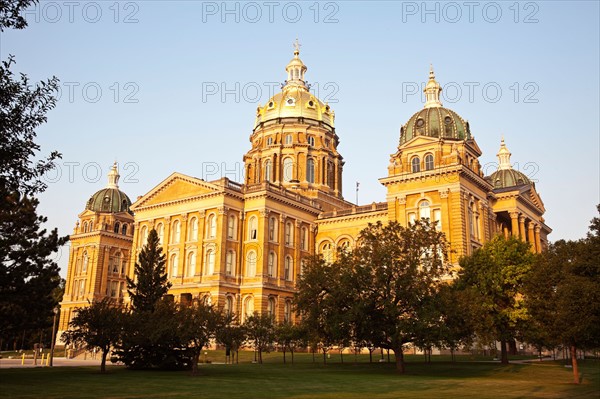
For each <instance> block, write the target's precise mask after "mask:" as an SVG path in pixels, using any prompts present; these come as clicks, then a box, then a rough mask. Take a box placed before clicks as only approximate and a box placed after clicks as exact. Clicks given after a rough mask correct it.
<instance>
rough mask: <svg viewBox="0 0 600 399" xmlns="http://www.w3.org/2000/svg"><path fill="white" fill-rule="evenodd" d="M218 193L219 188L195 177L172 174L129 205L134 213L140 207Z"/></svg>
mask: <svg viewBox="0 0 600 399" xmlns="http://www.w3.org/2000/svg"><path fill="white" fill-rule="evenodd" d="M215 191H219V187H218V186H215V185H214V184H211V183H208V182H206V181H204V180H202V179H198V178H196V177H191V176H187V175H184V174H181V173H173V174H172V175H171V176H169V177H167V178H166V179H165V180H163V181H162V182H160V183H159V184H158V185H157V186H156V187H154V188H153V189H152V190H150V191H149V192H148V193H147V194H145V195H143V196H142V197H141V198H139V199H138V200H137V201H135V202H134V203H133V204H132V205H131V209H132V210H133V211H135V210H136V209H139V208H141V207H146V206H151V205H159V204H163V203H167V202H172V201H176V200H181V199H185V198H191V197H197V196H200V195H203V194H209V193H212V192H215Z"/></svg>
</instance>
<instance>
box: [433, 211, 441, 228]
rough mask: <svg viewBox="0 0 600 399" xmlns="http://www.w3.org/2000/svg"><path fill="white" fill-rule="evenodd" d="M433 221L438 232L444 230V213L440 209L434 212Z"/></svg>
mask: <svg viewBox="0 0 600 399" xmlns="http://www.w3.org/2000/svg"><path fill="white" fill-rule="evenodd" d="M433 221H434V222H435V228H436V230H442V211H441V210H440V209H435V210H434V211H433Z"/></svg>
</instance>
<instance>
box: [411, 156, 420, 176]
mask: <svg viewBox="0 0 600 399" xmlns="http://www.w3.org/2000/svg"><path fill="white" fill-rule="evenodd" d="M410 165H411V170H412V172H413V173H417V172H420V171H421V160H420V159H419V157H414V158H413V159H412V160H411V161H410Z"/></svg>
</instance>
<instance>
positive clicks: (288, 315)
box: [283, 300, 292, 323]
mask: <svg viewBox="0 0 600 399" xmlns="http://www.w3.org/2000/svg"><path fill="white" fill-rule="evenodd" d="M283 321H284V322H286V323H291V322H292V303H291V302H290V301H289V300H287V301H285V306H284V308H283Z"/></svg>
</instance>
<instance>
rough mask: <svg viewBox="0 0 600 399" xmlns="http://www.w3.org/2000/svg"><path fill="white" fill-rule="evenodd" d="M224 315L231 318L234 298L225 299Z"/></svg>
mask: <svg viewBox="0 0 600 399" xmlns="http://www.w3.org/2000/svg"><path fill="white" fill-rule="evenodd" d="M223 313H225V315H227V316H229V315H231V314H232V313H233V298H232V297H230V296H227V297H225V306H224V307H223Z"/></svg>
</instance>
